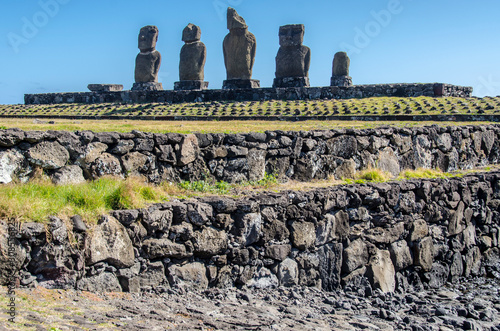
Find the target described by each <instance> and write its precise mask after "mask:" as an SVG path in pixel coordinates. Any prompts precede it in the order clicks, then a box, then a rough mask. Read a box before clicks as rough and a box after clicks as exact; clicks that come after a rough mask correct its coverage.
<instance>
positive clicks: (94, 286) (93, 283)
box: [76, 272, 122, 293]
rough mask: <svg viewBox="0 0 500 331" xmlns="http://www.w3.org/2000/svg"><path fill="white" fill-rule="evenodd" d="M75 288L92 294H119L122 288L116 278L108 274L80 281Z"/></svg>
mask: <svg viewBox="0 0 500 331" xmlns="http://www.w3.org/2000/svg"><path fill="white" fill-rule="evenodd" d="M76 288H77V289H78V290H80V291H88V292H93V293H104V292H121V291H122V288H121V286H120V283H119V282H118V279H117V278H116V276H115V275H114V274H112V273H110V272H103V273H101V274H99V275H95V276H91V277H85V278H82V279H80V280H79V281H78V282H77V284H76Z"/></svg>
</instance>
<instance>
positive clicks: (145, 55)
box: [135, 25, 161, 83]
mask: <svg viewBox="0 0 500 331" xmlns="http://www.w3.org/2000/svg"><path fill="white" fill-rule="evenodd" d="M157 41H158V28H157V27H156V26H152V25H148V26H145V27H143V28H142V29H141V31H140V32H139V49H140V50H141V52H140V53H139V55H137V58H136V60H135V82H136V83H156V82H158V72H159V71H160V65H161V54H160V52H158V51H157V50H156V42H157Z"/></svg>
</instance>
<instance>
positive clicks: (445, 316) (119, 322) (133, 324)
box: [0, 278, 500, 331]
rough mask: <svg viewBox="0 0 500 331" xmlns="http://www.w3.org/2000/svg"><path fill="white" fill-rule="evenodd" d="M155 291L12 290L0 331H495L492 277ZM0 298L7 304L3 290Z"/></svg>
mask: <svg viewBox="0 0 500 331" xmlns="http://www.w3.org/2000/svg"><path fill="white" fill-rule="evenodd" d="M157 290H159V292H163V293H142V294H131V293H108V294H92V293H89V292H77V291H72V290H69V291H63V290H46V289H43V288H41V287H38V288H35V289H22V290H17V291H16V298H17V304H18V305H17V311H16V313H17V315H16V323H15V324H12V323H10V322H8V321H7V319H8V316H7V315H6V314H5V310H2V313H1V315H0V330H37V331H38V330H54V331H55V330H129V331H132V330H143V329H149V330H165V329H172V330H500V280H498V279H496V280H494V279H485V278H478V279H475V280H473V281H463V282H460V283H456V284H447V285H446V286H445V287H443V288H441V289H439V290H420V291H413V292H408V293H404V294H383V293H381V292H378V291H377V292H374V293H371V295H370V296H369V297H364V296H360V295H358V294H357V293H356V292H352V291H349V290H347V292H344V291H342V292H337V293H331V292H323V291H320V290H318V289H315V288H302V287H295V288H278V289H274V290H270V289H268V290H252V291H250V290H247V289H224V290H221V289H209V290H207V291H204V292H196V293H195V292H183V291H182V290H181V292H178V291H177V292H174V291H173V290H170V289H157ZM365 294H366V293H365ZM368 294H370V293H368ZM1 298H2V299H1V302H2V306H4V307H6V304H7V299H6V288H5V287H2V288H1Z"/></svg>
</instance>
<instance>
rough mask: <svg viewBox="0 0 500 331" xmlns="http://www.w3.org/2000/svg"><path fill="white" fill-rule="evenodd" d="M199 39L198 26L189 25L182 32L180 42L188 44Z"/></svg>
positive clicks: (199, 31) (199, 30)
mask: <svg viewBox="0 0 500 331" xmlns="http://www.w3.org/2000/svg"><path fill="white" fill-rule="evenodd" d="M200 39H201V29H200V27H199V26H196V25H194V24H191V23H189V24H188V26H186V27H185V28H184V31H182V41H183V42H185V43H190V42H194V41H199V40H200Z"/></svg>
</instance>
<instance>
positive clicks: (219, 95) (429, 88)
mask: <svg viewBox="0 0 500 331" xmlns="http://www.w3.org/2000/svg"><path fill="white" fill-rule="evenodd" d="M471 95H472V87H466V86H456V85H451V84H439V83H432V84H375V85H354V86H349V87H338V86H327V87H302V88H252V89H250V88H249V89H233V90H230V89H229V90H228V89H223V90H197V91H175V90H160V91H121V92H109V91H108V92H106V91H100V92H78V93H46V94H25V96H24V102H25V104H27V105H33V104H60V103H82V104H96V103H122V102H123V103H155V102H160V103H184V102H216V101H217V102H219V101H261V100H319V99H353V98H371V97H419V96H427V97H442V96H444V97H461V98H469V97H471Z"/></svg>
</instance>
